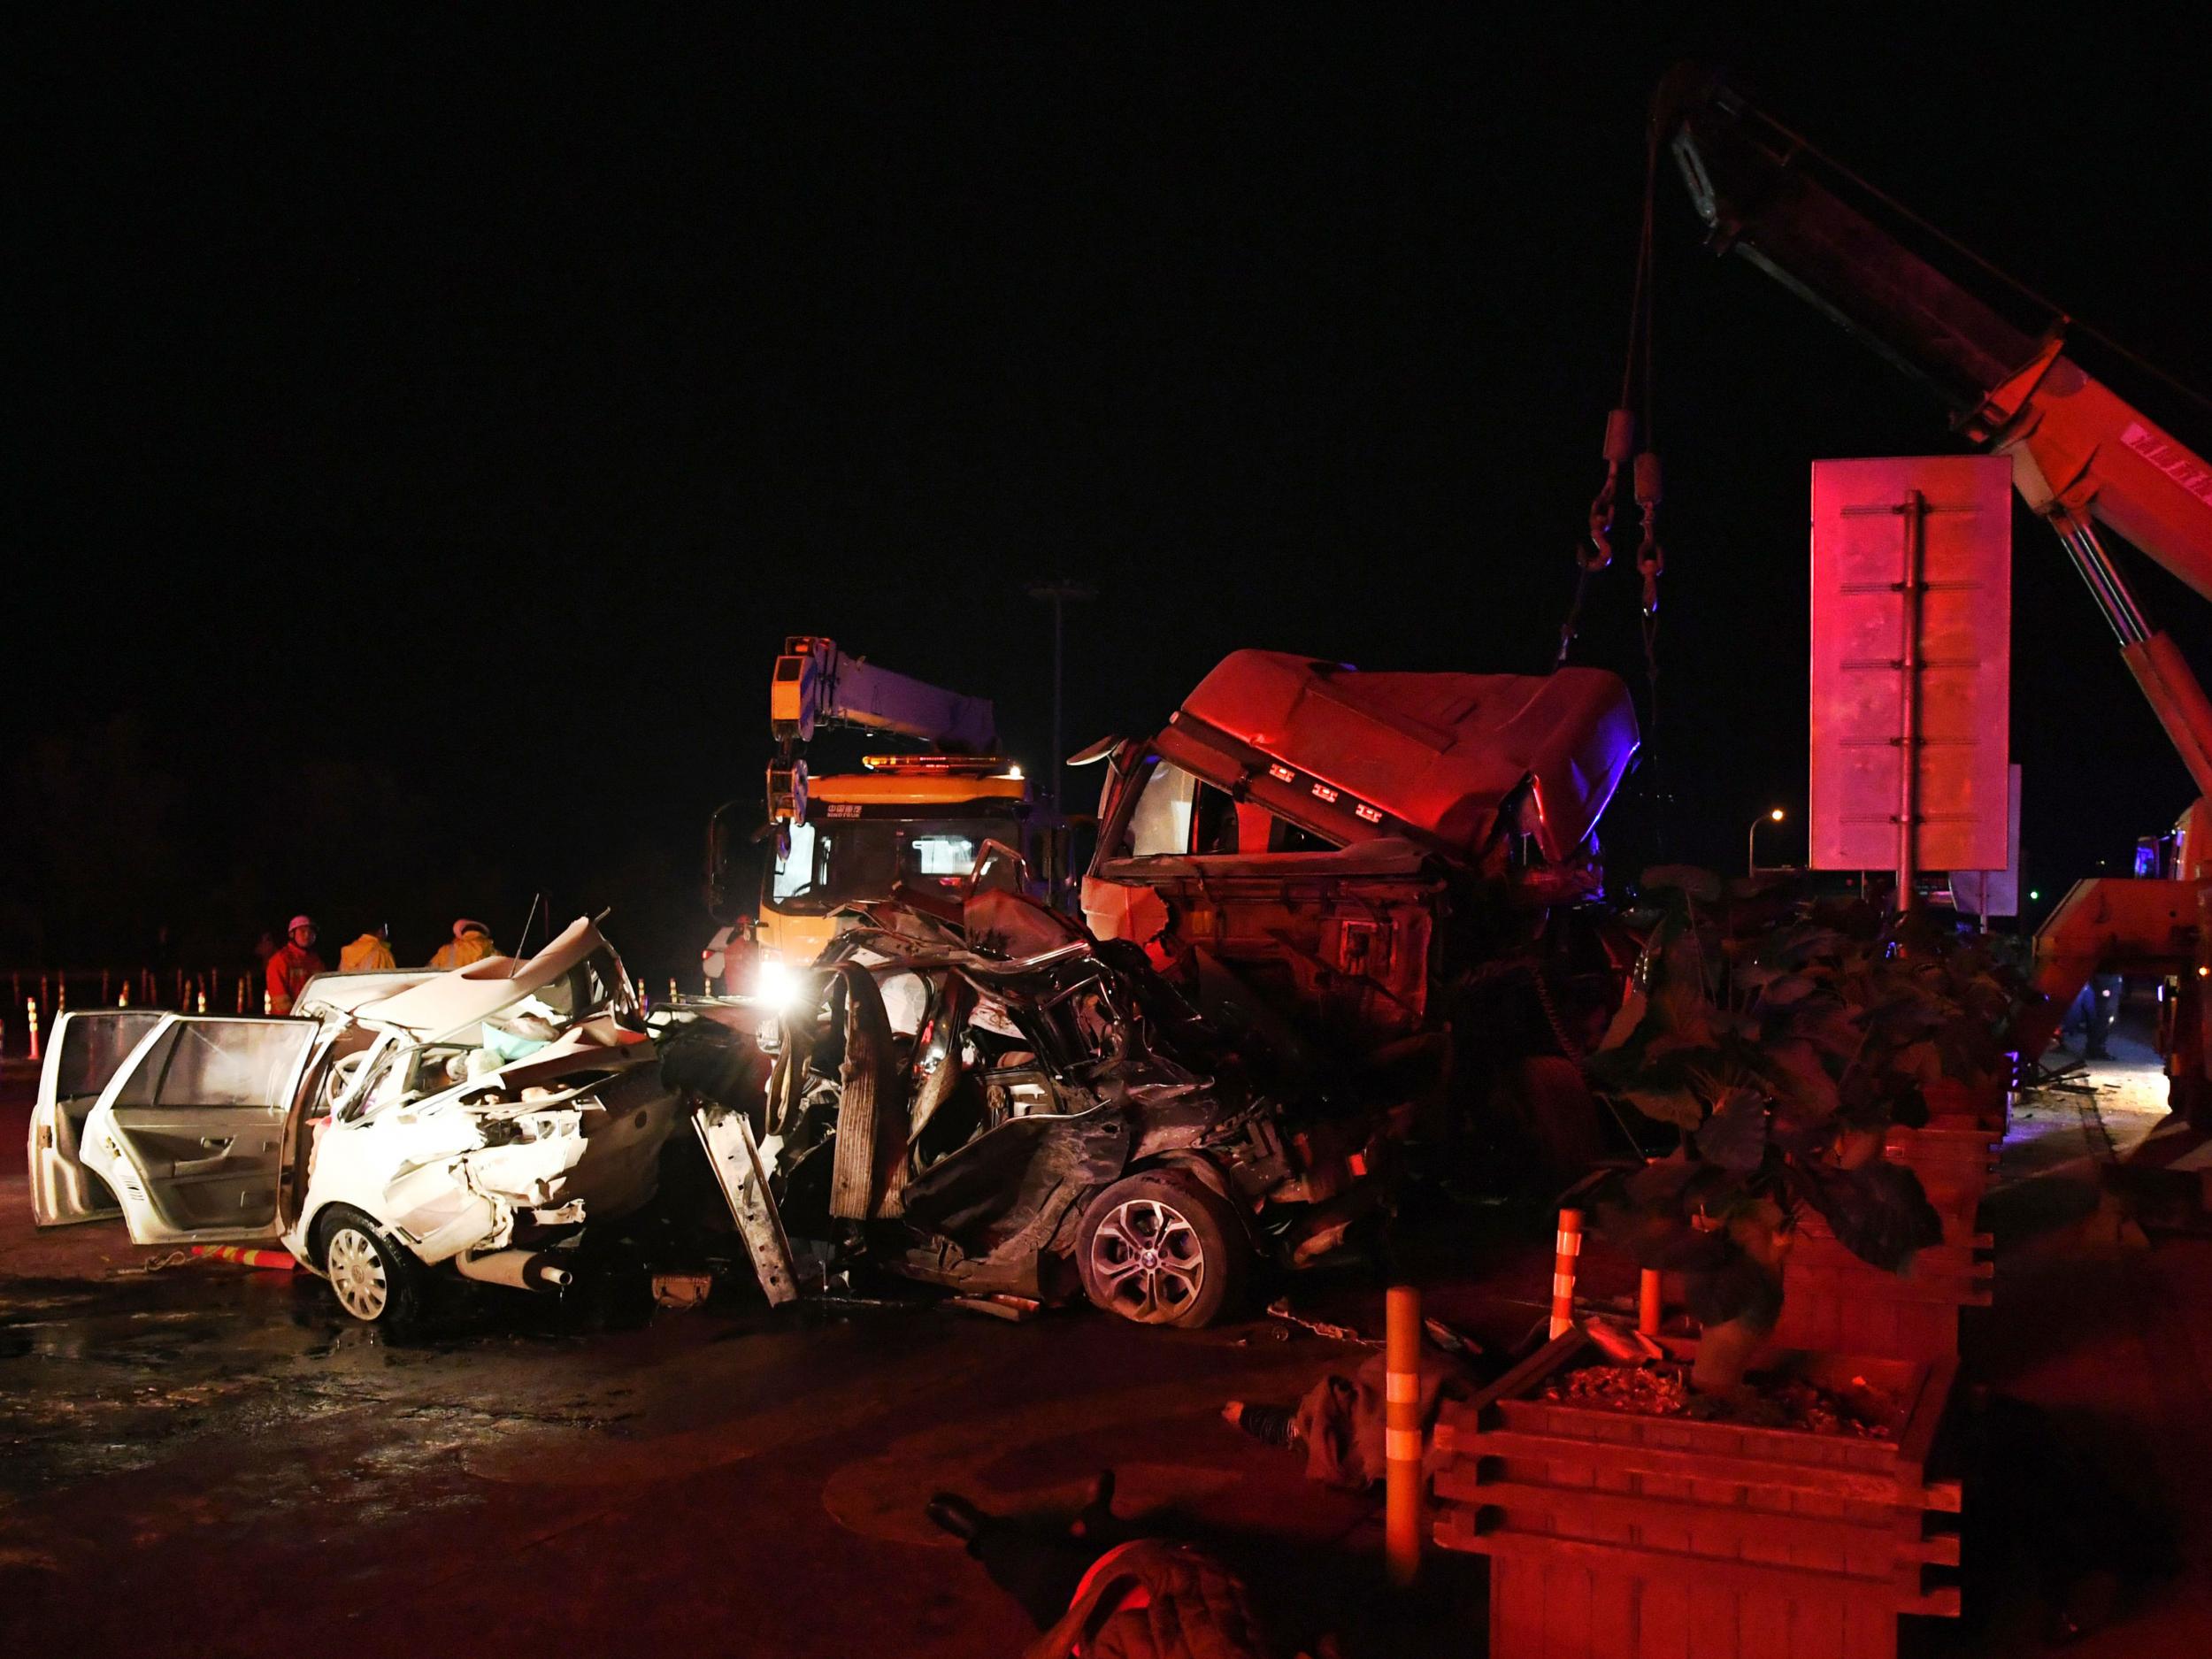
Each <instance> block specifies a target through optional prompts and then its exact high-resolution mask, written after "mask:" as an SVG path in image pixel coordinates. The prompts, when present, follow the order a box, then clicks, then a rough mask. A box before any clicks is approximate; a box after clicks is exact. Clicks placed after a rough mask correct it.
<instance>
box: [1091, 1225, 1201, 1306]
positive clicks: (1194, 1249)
mask: <svg viewBox="0 0 2212 1659" xmlns="http://www.w3.org/2000/svg"><path fill="white" fill-rule="evenodd" d="M1090 1269H1091V1276H1092V1279H1093V1280H1094V1283H1095V1284H1096V1285H1097V1286H1098V1287H1099V1289H1100V1291H1101V1292H1102V1294H1103V1295H1104V1298H1105V1300H1106V1302H1108V1304H1109V1305H1110V1306H1111V1307H1112V1309H1113V1310H1114V1311H1115V1312H1117V1313H1118V1314H1120V1315H1121V1316H1122V1317H1124V1318H1126V1319H1133V1320H1134V1321H1136V1322H1137V1323H1138V1324H1139V1325H1165V1324H1169V1323H1171V1321H1173V1319H1174V1318H1175V1316H1176V1315H1177V1314H1178V1313H1179V1312H1180V1311H1181V1310H1183V1309H1184V1308H1185V1307H1187V1305H1188V1304H1189V1303H1190V1302H1192V1301H1193V1300H1194V1298H1195V1297H1196V1296H1197V1295H1198V1293H1199V1292H1200V1290H1202V1288H1203V1287H1204V1286H1205V1283H1206V1248H1205V1245H1204V1244H1203V1242H1202V1240H1200V1238H1199V1236H1198V1229H1197V1228H1195V1227H1194V1226H1193V1225H1191V1223H1190V1218H1189V1217H1187V1216H1185V1215H1184V1214H1183V1213H1182V1211H1180V1210H1178V1209H1176V1208H1175V1206H1174V1205H1172V1204H1169V1203H1164V1202H1161V1201H1160V1200H1159V1199H1156V1198H1130V1199H1125V1200H1124V1201H1123V1202H1120V1203H1118V1204H1116V1205H1115V1206H1114V1207H1113V1209H1111V1210H1109V1211H1108V1212H1107V1213H1106V1216H1105V1217H1104V1218H1103V1219H1102V1220H1101V1221H1100V1223H1099V1224H1098V1227H1097V1229H1096V1231H1094V1233H1092V1235H1091V1253H1090Z"/></svg>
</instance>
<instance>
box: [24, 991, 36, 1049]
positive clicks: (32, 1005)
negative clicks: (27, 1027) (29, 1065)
mask: <svg viewBox="0 0 2212 1659" xmlns="http://www.w3.org/2000/svg"><path fill="white" fill-rule="evenodd" d="M23 1011H24V1012H25V1013H27V1014H28V1015H29V1016H30V1017H31V1058H32V1059H34V1060H35V1059H37V1058H38V1004H37V1003H36V1002H33V1001H31V999H30V998H29V997H25V998H24V999H23Z"/></svg>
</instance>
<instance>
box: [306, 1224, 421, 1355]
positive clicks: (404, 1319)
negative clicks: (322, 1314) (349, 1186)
mask: <svg viewBox="0 0 2212 1659" xmlns="http://www.w3.org/2000/svg"><path fill="white" fill-rule="evenodd" d="M315 1234H316V1237H317V1239H318V1240H319V1245H318V1248H317V1250H316V1256H317V1259H318V1260H319V1261H320V1262H321V1263H322V1264H323V1275H324V1277H325V1278H326V1279H329V1280H330V1288H331V1289H332V1291H334V1293H335V1294H336V1295H337V1297H338V1305H339V1306H340V1307H341V1308H343V1309H344V1310H346V1311H347V1312H348V1313H349V1314H351V1315H352V1316H353V1317H355V1318H357V1319H358V1320H360V1321H361V1322H362V1323H363V1324H365V1325H384V1326H387V1327H388V1328H390V1329H394V1330H401V1329H404V1328H405V1327H407V1326H408V1325H412V1324H413V1323H414V1322H415V1320H416V1318H417V1317H418V1316H419V1314H420V1313H421V1311H422V1291H423V1283H422V1280H423V1272H422V1264H421V1263H419V1262H418V1261H416V1259H415V1258H414V1256H412V1255H411V1253H410V1252H409V1251H408V1250H407V1248H405V1247H404V1246H403V1245H402V1244H400V1243H399V1241H398V1240H396V1239H394V1238H393V1237H392V1236H391V1234H390V1233H388V1232H386V1231H385V1230H384V1229H383V1228H382V1227H380V1226H378V1225H376V1223H375V1222H373V1221H372V1220H370V1219H369V1217H366V1216H365V1215H363V1214H362V1213H361V1212H360V1211H359V1210H352V1209H348V1208H347V1207H345V1206H344V1205H333V1206H332V1207H331V1209H330V1210H328V1211H327V1212H326V1214H325V1215H324V1216H323V1217H322V1219H321V1220H319V1221H318V1222H317V1223H316V1224H315Z"/></svg>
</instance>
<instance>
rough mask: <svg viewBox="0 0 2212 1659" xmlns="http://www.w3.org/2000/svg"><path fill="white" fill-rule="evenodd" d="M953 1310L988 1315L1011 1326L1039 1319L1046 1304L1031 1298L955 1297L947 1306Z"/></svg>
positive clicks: (1005, 1296) (998, 1296)
mask: <svg viewBox="0 0 2212 1659" xmlns="http://www.w3.org/2000/svg"><path fill="white" fill-rule="evenodd" d="M946 1306H948V1307H951V1308H965V1309H966V1310H968V1311H969V1312H970V1313H980V1314H987V1315H988V1316H989V1317H992V1318H994V1319H1004V1320H1006V1321H1007V1322H1008V1323H1009V1324H1010V1325H1023V1324H1025V1323H1027V1322H1028V1321H1029V1320H1031V1319H1033V1318H1035V1317H1037V1314H1038V1311H1039V1310H1041V1308H1042V1307H1043V1306H1044V1303H1042V1302H1038V1301H1036V1300H1035V1299H1034V1298H1033V1297H1029V1296H1010V1295H1003V1294H1002V1295H994V1296H955V1297H954V1298H953V1299H952V1300H951V1301H950V1302H948V1303H947V1304H946Z"/></svg>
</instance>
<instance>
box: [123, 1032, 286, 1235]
mask: <svg viewBox="0 0 2212 1659" xmlns="http://www.w3.org/2000/svg"><path fill="white" fill-rule="evenodd" d="M318 1032H319V1024H318V1022H316V1021H314V1020H311V1019H294V1018H284V1019H263V1018H211V1017H196V1016H191V1015H184V1014H167V1015H164V1016H162V1017H161V1024H160V1025H159V1026H158V1027H157V1029H156V1030H155V1031H154V1032H153V1033H152V1034H151V1035H150V1036H149V1037H147V1038H146V1039H145V1041H142V1042H141V1043H140V1044H139V1045H138V1047H137V1048H136V1049H135V1050H134V1051H133V1053H132V1054H131V1056H130V1058H129V1060H128V1061H127V1063H126V1064H124V1065H123V1067H122V1068H121V1069H120V1070H119V1071H117V1073H116V1074H115V1077H114V1078H113V1079H112V1080H111V1081H110V1082H109V1084H108V1086H107V1087H106V1088H105V1089H104V1091H103V1092H102V1094H101V1095H100V1099H99V1102H98V1104H96V1106H94V1107H93V1109H92V1110H91V1112H90V1114H89V1115H88V1117H87V1118H86V1119H85V1125H84V1140H83V1145H82V1148H81V1155H80V1156H81V1159H82V1162H83V1164H84V1167H85V1168H86V1169H87V1170H88V1171H91V1172H92V1173H93V1174H95V1175H96V1176H98V1177H99V1178H100V1179H102V1180H104V1181H105V1182H106V1183H107V1185H108V1186H109V1187H110V1188H111V1189H112V1190H113V1192H114V1194H115V1196H116V1199H117V1201H118V1202H119V1205H120V1206H121V1209H122V1211H123V1219H124V1220H125V1222H127V1224H128V1225H129V1227H130V1230H131V1237H132V1239H133V1240H135V1241H136V1242H138V1243H140V1244H176V1243H181V1242H184V1241H186V1240H209V1241H219V1240H221V1241H232V1240H255V1239H273V1238H275V1237H276V1236H277V1235H278V1234H279V1233H281V1232H282V1231H283V1225H282V1220H281V1217H280V1216H279V1214H278V1207H277V1192H278V1185H279V1180H280V1176H281V1175H282V1172H283V1163H284V1146H285V1141H286V1136H285V1126H286V1122H287V1119H288V1117H289V1115H290V1111H291V1108H292V1104H293V1102H294V1101H295V1100H296V1098H297V1096H298V1094H299V1089H300V1083H301V1078H302V1074H303V1072H304V1071H305V1070H306V1068H307V1065H308V1063H309V1061H310V1059H311V1056H312V1055H313V1053H314V1050H315V1039H316V1036H317V1033H318Z"/></svg>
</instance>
